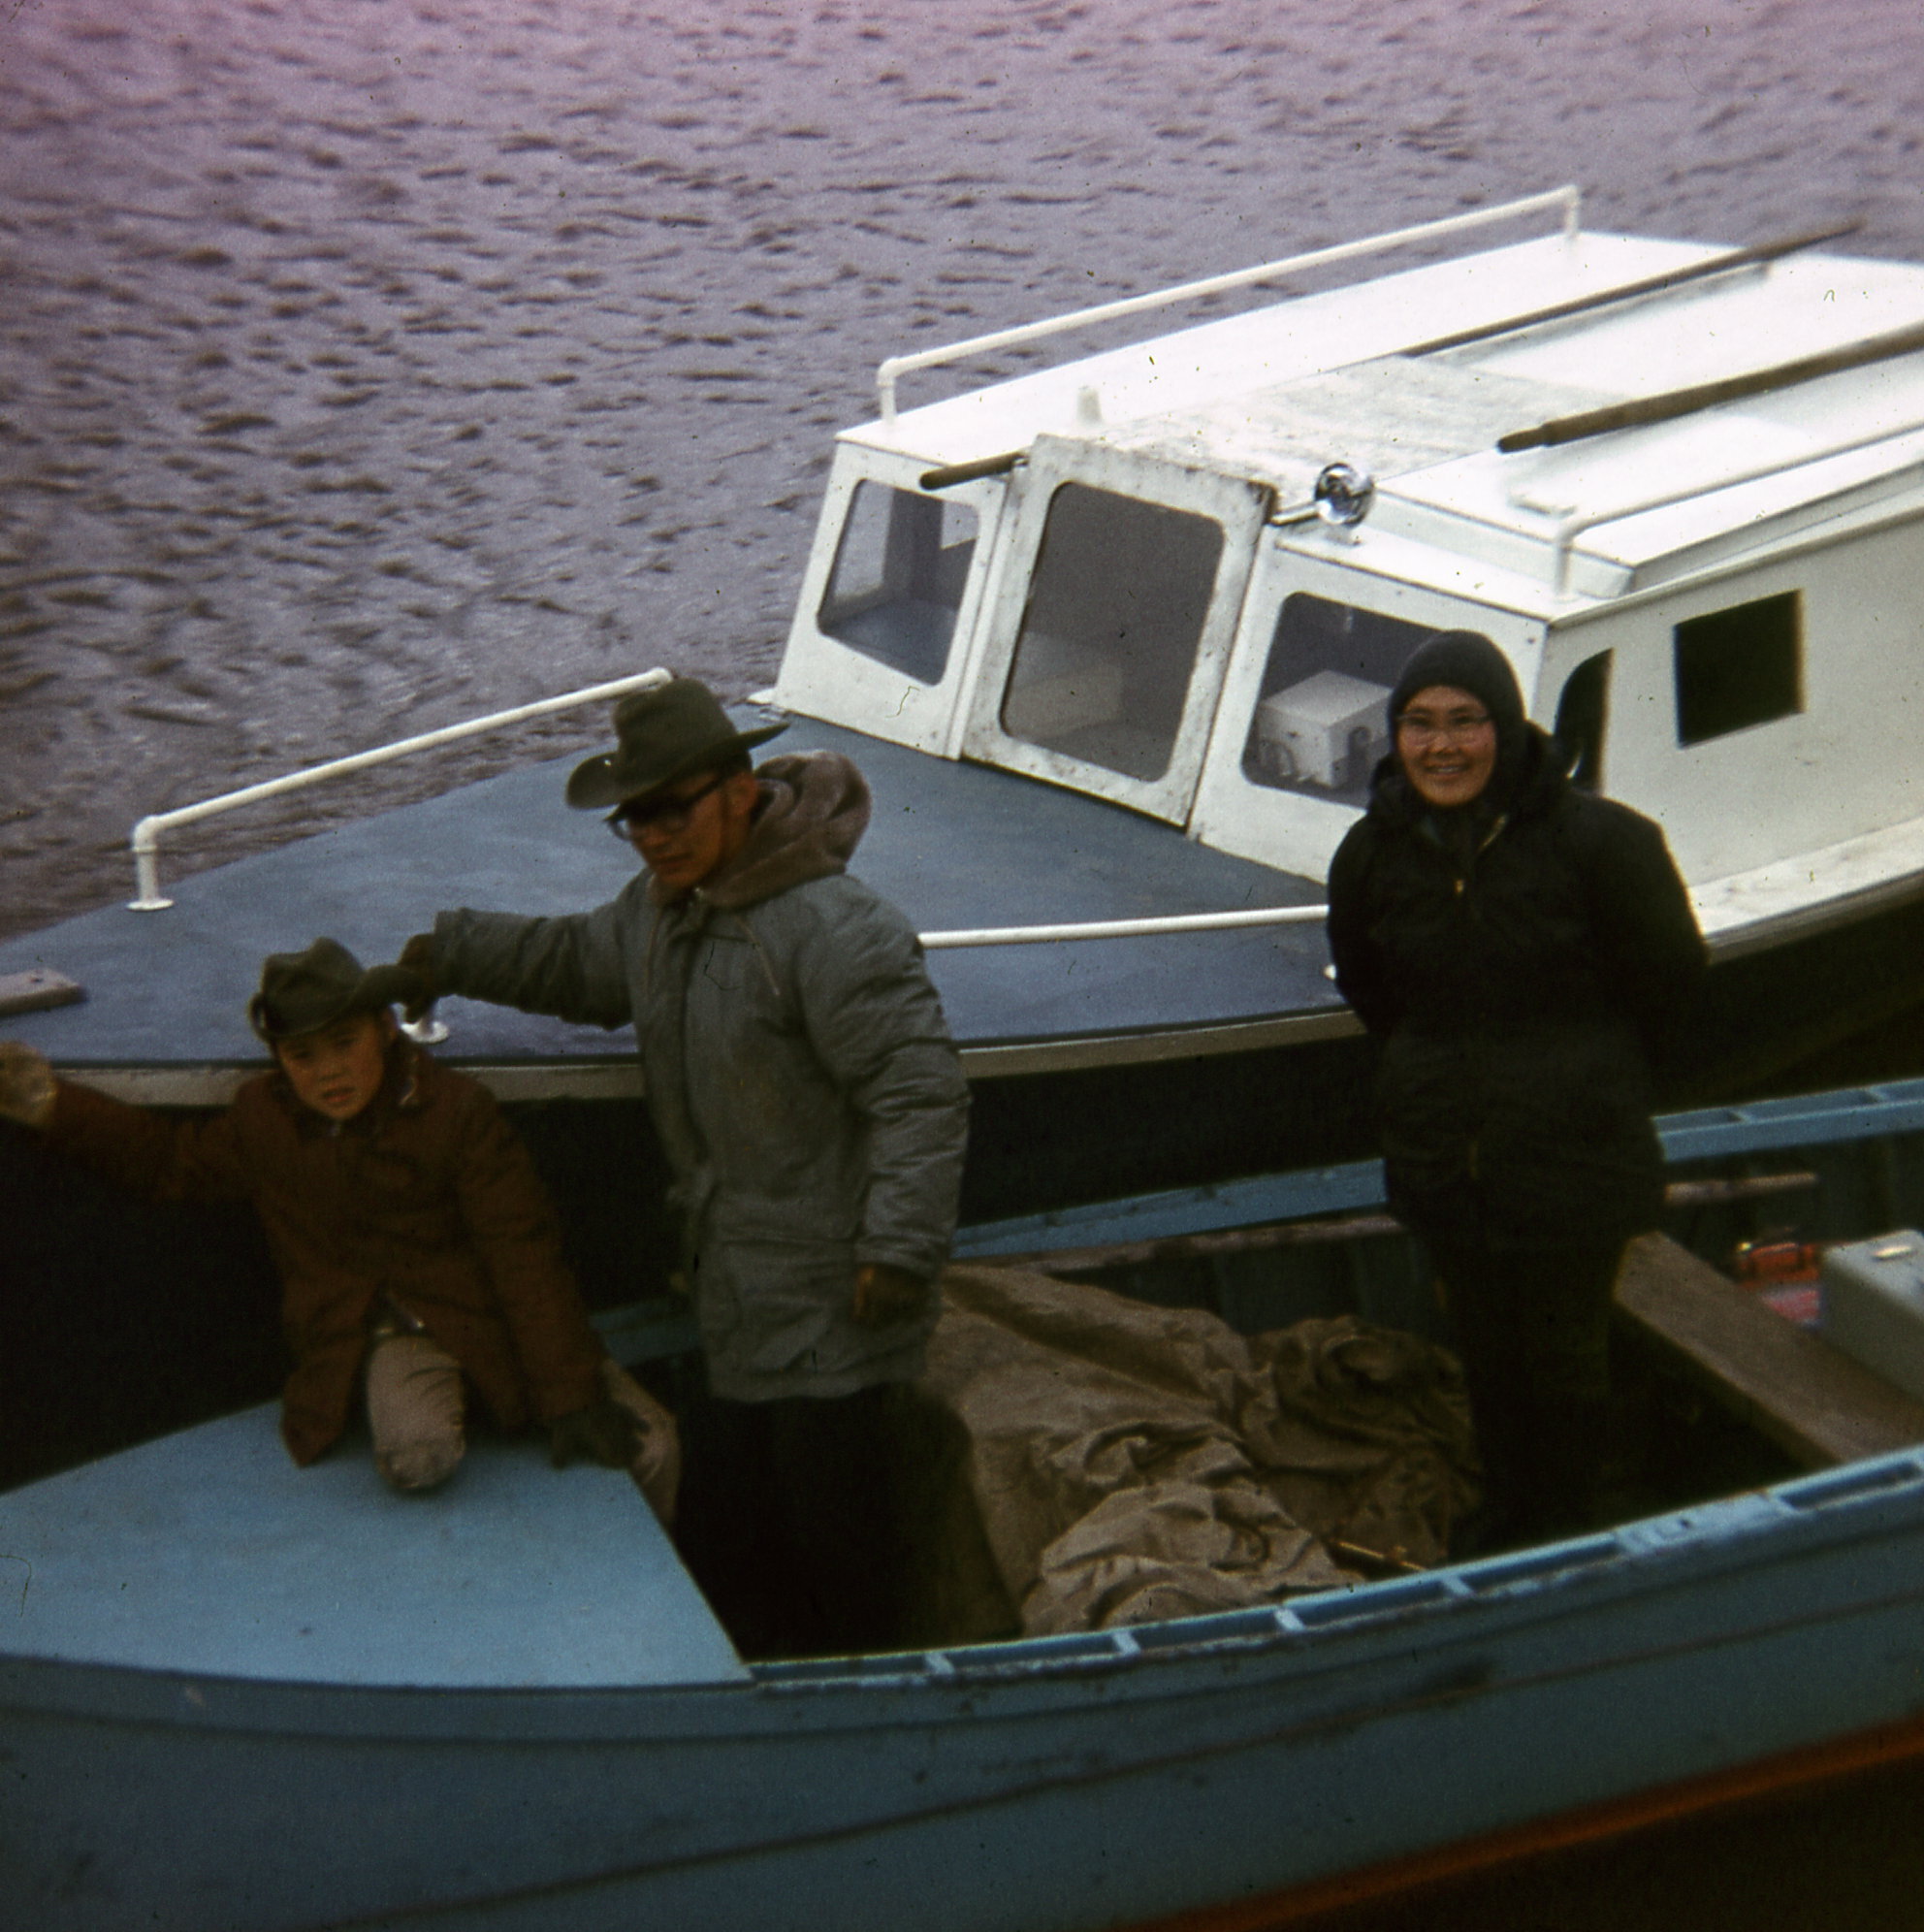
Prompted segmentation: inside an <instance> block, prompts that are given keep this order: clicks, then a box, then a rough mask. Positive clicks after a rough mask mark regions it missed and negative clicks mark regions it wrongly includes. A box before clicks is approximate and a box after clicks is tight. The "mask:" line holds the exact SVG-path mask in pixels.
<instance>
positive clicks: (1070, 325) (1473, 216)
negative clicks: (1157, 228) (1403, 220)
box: [875, 187, 1583, 423]
mask: <svg viewBox="0 0 1924 1932" xmlns="http://www.w3.org/2000/svg"><path fill="white" fill-rule="evenodd" d="M1582 209H1583V191H1582V190H1581V189H1580V188H1576V187H1562V188H1552V189H1550V190H1548V191H1547V192H1546V193H1544V194H1540V195H1525V196H1524V197H1523V199H1522V200H1521V201H1513V202H1503V203H1501V204H1500V205H1498V206H1497V207H1495V208H1479V209H1472V210H1471V211H1470V212H1469V213H1467V214H1450V215H1445V216H1444V217H1443V218H1442V219H1441V220H1439V221H1421V222H1418V223H1417V224H1416V225H1415V226H1414V227H1411V228H1396V229H1393V230H1391V232H1390V233H1389V234H1387V235H1372V236H1369V237H1368V238H1366V239H1365V240H1363V241H1362V242H1337V243H1336V244H1335V245H1334V246H1332V247H1329V248H1312V249H1310V250H1309V251H1308V252H1307V253H1306V254H1301V255H1285V256H1283V257H1282V258H1281V259H1280V260H1279V261H1274V262H1263V263H1259V264H1258V266H1257V267H1255V268H1253V269H1235V270H1233V271H1232V272H1231V273H1230V274H1222V275H1205V276H1204V277H1203V278H1202V280H1201V281H1190V282H1179V283H1178V284H1177V285H1176V286H1175V287H1173V288H1165V289H1158V290H1156V291H1155V292H1154V293H1152V294H1149V295H1132V296H1127V297H1125V298H1123V299H1122V300H1121V301H1119V302H1103V303H1098V304H1097V305H1096V306H1094V307H1093V308H1077V309H1074V310H1072V311H1071V312H1070V313H1069V314H1067V315H1055V316H1051V317H1049V318H1048V319H1047V320H1045V321H1042V322H1025V323H1023V324H1022V325H1021V327H1019V328H1015V329H997V330H994V331H992V332H991V333H990V334H988V335H986V336H971V337H970V338H968V339H967V340H966V341H961V342H950V343H948V344H947V345H946V346H945V347H943V348H939V349H917V350H915V351H914V354H912V355H906V356H890V357H889V358H888V359H887V360H886V361H885V362H883V363H882V364H881V365H880V366H879V367H878V368H877V370H876V372H875V386H876V399H877V404H878V406H879V407H880V409H881V411H882V421H883V422H884V423H892V422H893V421H894V420H895V412H896V394H895V388H896V382H897V380H898V379H899V378H900V377H902V376H904V375H907V374H909V373H910V371H911V370H918V369H936V368H939V367H940V366H941V365H943V364H944V363H951V362H960V361H962V360H964V359H965V358H966V357H969V356H976V355H986V354H988V353H989V352H990V351H991V350H994V349H1009V348H1014V347H1015V346H1016V345H1017V344H1018V343H1022V342H1033V341H1035V340H1037V339H1038V338H1041V337H1043V336H1059V335H1062V334H1064V333H1065V332H1066V331H1068V330H1071V329H1086V328H1089V327H1091V326H1092V325H1093V324H1095V323H1098V322H1114V321H1117V320H1119V319H1120V318H1121V317H1123V316H1125V315H1139V314H1141V313H1142V312H1143V311H1144V310H1145V309H1150V308H1170V307H1173V306H1175V305H1176V304H1177V303H1181V302H1197V301H1200V300H1201V299H1202V297H1203V296H1206V295H1223V294H1227V293H1228V292H1229V291H1230V290H1232V289H1238V288H1247V287H1249V286H1250V285H1251V284H1252V283H1254V282H1263V281H1274V280H1276V279H1278V278H1279V277H1280V276H1283V275H1290V274H1300V273H1301V272H1302V271H1303V270H1305V269H1321V268H1328V267H1330V266H1331V264H1332V263H1336V262H1348V261H1354V260H1355V259H1356V258H1357V257H1358V256H1361V255H1377V254H1383V253H1385V252H1387V251H1388V250H1389V249H1392V248H1400V247H1404V246H1406V245H1408V244H1409V243H1412V242H1440V241H1442V240H1443V239H1444V238H1445V237H1447V236H1451V235H1463V234H1467V233H1469V232H1470V231H1471V230H1472V229H1477V228H1488V227H1489V226H1491V223H1493V222H1498V221H1515V220H1519V219H1521V218H1522V217H1523V216H1524V215H1528V214H1546V213H1550V212H1552V211H1553V210H1555V211H1556V212H1558V213H1560V214H1561V215H1562V217H1563V232H1564V234H1565V235H1575V234H1576V233H1577V223H1578V220H1579V218H1580V215H1581V212H1582Z"/></svg>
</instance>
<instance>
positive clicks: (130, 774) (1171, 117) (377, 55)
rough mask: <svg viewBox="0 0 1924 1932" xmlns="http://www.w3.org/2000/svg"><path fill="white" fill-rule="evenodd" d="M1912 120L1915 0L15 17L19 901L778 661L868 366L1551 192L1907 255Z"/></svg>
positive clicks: (7, 452) (327, 808)
mask: <svg viewBox="0 0 1924 1932" xmlns="http://www.w3.org/2000/svg"><path fill="white" fill-rule="evenodd" d="M1921 110H1924V9H1920V8H1919V7H1918V6H1917V5H1916V4H1915V0H1850V4H1848V5H1840V4H1837V0H1780V3H1776V4H1721V5H1710V4H1704V0H1698V3H1697V4H1681V3H1680V0H1658V3H1657V4H1654V5H1648V4H1647V5H1636V6H1622V7H1618V6H1602V5H1596V4H1586V0H1535V4H1514V5H1511V4H1473V0H1454V3H1453V0H1409V4H1404V5H1396V6H1391V5H1387V4H1385V5H1378V6H1374V7H1363V8H1353V9H1348V10H1344V9H1339V8H1331V7H1329V6H1327V5H1319V4H1309V0H1207V4H1195V3H1194V0H1192V4H1187V5H1171V4H1167V0H1160V3H1159V0H1088V4H1062V0H1032V4H1019V0H874V4H856V0H849V4H822V5H809V4H783V5H762V6H750V5H730V6H721V5H710V4H694V5H687V6H681V5H678V6H677V7H676V8H675V9H674V10H673V12H672V13H671V12H670V11H668V10H667V9H665V8H664V9H659V10H654V9H649V8H645V7H637V6H632V5H626V4H622V0H565V4H560V0H556V4H541V0H507V4H503V0H434V4H428V0H221V3H220V4H209V3H208V0H0V116H3V117H4V119H3V121H0V128H3V129H4V131H3V132H0V705H4V711H0V879H4V892H0V933H9V932H17V931H19V930H22V929H24V928H28V927H32V926H35V925H39V924H43V923H46V922H47V921H48V920H50V919H53V918H58V917H61V916H64V915H66V914H70V913H75V912H79V911H81V910H83V909H85V908H88V907H91V906H95V905H99V904H103V903H107V902H111V901H112V900H115V899H119V898H124V897H125V896H127V893H128V887H129V871H128V866H127V861H126V858H125V855H124V851H123V845H124V840H125V838H126V834H127V830H128V828H129V826H130V825H131V823H132V821H134V820H135V819H136V818H137V817H139V816H140V815H141V814H142V813H144V812H148V811H157V810H161V809H164V808H167V807H171V806H176V805H180V804H184V803H187V802H190V801H192V800H194V799H196V798H201V797H205V796H208V795H209V794H211V793H214V792H217V791H222V790H225V789H231V788H232V787H234V786H236V785H240V784H245V783H249V782H252V781H254V780H257V779H261V778H266V777H271V776H273V775H276V774H278V773H280V772H282V771H285V770H288V769H291V768H294V767H296V766H299V765H302V764H305V763H310V762H314V761H317V760H318V759H320V758H322V757H332V756H336V755H337V754H339V753H341V752H345V751H351V750H357V749H360V748H363V747H366V746H369V745H373V744H378V743H381V742H383V741H385V740H388V739H391V738H395V737H400V736H403V735H405V734H407V733H409V732H412V731H415V730H420V729H424V728H427V727H430V726H432V725H435V724H446V723H451V722H454V721H456V720H459V719H462V718H465V717H468V716H473V715H476V714H478V713H481V712H484V711H489V710H493V709H496V708H497V707H500V706H505V705H508V704H513V703H517V702H521V701H524V700H527V699H529V698H532V697H537V696H542V695H546V694H548V693H551V692H561V691H564V690H567V689H570V688H572V687H574V686H578V685H582V684H587V683H592V682H594V681H596V680H599V679H602V678H606V677H611V676H618V675H620V674H622V673H624V672H625V671H628V670H632V669H639V668H642V667H645V666H646V665H649V664H651V663H656V662H668V663H671V664H673V665H675V666H677V667H678V668H682V669H687V670H691V671H694V672H697V673H700V674H702V675H705V676H707V677H709V678H711V679H712V680H713V681H715V682H716V683H717V684H718V685H720V686H721V687H722V688H723V689H724V690H726V691H727V692H731V693H739V692H746V691H748V690H750V689H753V688H754V686H756V685H758V684H760V683H762V682H764V681H765V680H766V679H767V678H768V676H769V674H770V673H771V671H772V670H773V667H774V665H775V662H776V660H777V657H778V655H779V651H780V647H781V642H782V639H783V636H784V634H785V631H786V621H787V612H788V607H789V604H790V601H791V598H792V596H793V590H794V585H795V583H796V580H797V577H798V574H799V570H800V566H801V563H802V559H803V556H804V553H805V551H806V548H807V544H808V541H809V537H810V534H811V531H812V527H813V521H814V515H815V510H816V506H817V499H818V491H819V486H820V482H821V477H822V473H823V470H824V468H825V467H826V461H827V454H828V444H829V437H830V435H831V434H832V433H833V431H834V430H835V429H836V428H838V427H840V426H843V425H846V424H848V423H850V422H854V421H858V420H860V419H862V418H863V417H865V416H867V415H870V414H872V413H873V401H872V399H873V388H872V378H873V370H874V366H875V364H876V363H877V362H878V361H879V360H880V359H881V358H882V356H884V355H887V354H889V353H892V352H896V351H900V350H903V349H905V348H911V347H918V346H925V345H928V344H931V343H934V342H937V341H941V340H945V339H950V338H958V337H961V336H966V335H970V334H973V333H976V332H978V331H980V330H983V329H987V328H993V327H998V326H1001V325H1004V324H1008V323H1011V322H1016V321H1022V320H1028V319H1032V318H1033V317H1035V316H1037V315H1039V314H1043V313H1047V312H1050V311H1054V310H1058V309H1061V308H1065V307H1069V306H1076V305H1079V304H1082V303H1086V302H1090V301H1093V300H1099V299H1102V298H1105V297H1107V296H1111V295H1115V294H1119V293H1126V292H1134V291H1136V290H1138V289H1140V288H1143V287H1146V286H1151V285H1155V284H1159V283H1165V282H1169V281H1172V280H1176V279H1180V278H1182V277H1186V276H1190V275H1194V274H1203V273H1207V272H1210V271H1213V270H1217V269H1222V268H1227V267H1235V266H1240V265H1242V264H1244V263H1246V262H1251V261H1256V260H1261V259H1264V258H1266V257H1268V256H1272V255H1277V254H1281V253H1284V252H1287V251H1290V250H1293V249H1297V248H1301V247H1307V246H1313V245H1315V244H1317V243H1319V242H1327V241H1332V240H1340V239H1345V238H1348V237H1351V236H1355V235H1360V234H1364V233H1369V232H1372V231H1376V230H1381V229H1384V228H1389V227H1392V226H1395V225H1399V224H1401V223H1404V222H1408V221H1413V220H1419V219H1423V218H1426V217H1429V216H1434V215H1439V214H1445V213H1449V212H1453V211H1455V210H1456V209H1458V208H1459V207H1462V206H1467V205H1473V204H1476V203H1480V202H1485V201H1489V200H1493V199H1499V198H1503V197H1506V196H1511V195H1516V194H1522V193H1527V192H1531V191H1533V190H1536V189H1539V188H1543V187H1547V186H1551V185H1554V184H1555V183H1556V182H1559V181H1562V180H1566V179H1572V180H1577V181H1579V182H1582V183H1584V184H1585V185H1586V186H1587V188H1588V189H1589V190H1590V199H1589V202H1588V205H1587V218H1588V220H1589V221H1590V222H1591V223H1592V224H1594V225H1600V226H1620V227H1628V228H1634V229H1638V230H1643V231H1647V232H1654V233H1661V234H1675V235H1685V236H1690V237H1693V238H1699V239H1704V240H1721V241H1727V242H1743V241H1748V240H1754V239H1761V238H1765V237H1768V236H1771V235H1775V234H1778V233H1780V232H1785V231H1788V230H1792V229H1796V228H1801V227H1805V226H1808V225H1812V224H1813V223H1816V222H1819V221H1824V220H1828V219H1831V218H1833V217H1836V216H1839V215H1844V214H1850V213H1861V214H1862V215H1863V216H1864V218H1865V222H1866V227H1865V230H1864V235H1863V241H1862V243H1861V245H1862V246H1863V247H1865V248H1866V249H1867V250H1869V251H1872V252H1878V253H1889V254H1901V255H1909V256H1924V207H1920V202H1919V198H1918V195H1917V192H1916V185H1915V184H1916V178H1917V175H1918V168H1919V157H1918V151H1917V150H1918V131H1919V128H1920V125H1924V112H1921ZM1012 366H1013V365H1012V364H1009V365H1005V367H1012ZM941 380H942V378H938V377H922V378H912V380H911V384H910V386H909V389H908V392H907V393H908V398H909V400H910V401H912V402H913V401H915V400H919V399H923V398H926V397H929V396H932V395H934V394H937V393H939V389H938V385H939V383H940V381H941ZM601 728H602V727H601V721H600V719H599V718H598V717H596V716H584V717H579V718H571V719H568V720H566V721H564V722H561V723H560V724H552V725H549V726H545V727H541V728H533V727H529V728H528V729H526V730H524V732H522V733H521V734H520V735H518V736H515V737H512V738H508V739H503V740H498V741H490V742H488V743H486V744H483V745H478V746H469V747H466V748H462V749H457V750H454V751H451V752H444V753H439V754H431V755H429V756H428V757H426V758H423V759H421V760H417V761H414V762H411V763H408V764H406V765H403V766H399V767H391V768H389V769H388V770H387V771H386V772H385V773H382V774H378V775H375V776H372V777H365V778H360V779H353V780H348V781H346V782H344V783H341V784H338V785H337V786H333V787H329V788H327V789H322V790H317V791H313V792H308V793H306V794H305V796H304V797H303V798H302V799H301V800H300V801H298V802H297V803H295V804H292V805H281V806H268V807H259V808H253V809H251V810H248V811H245V812H243V813H241V814H238V815H236V816H234V817H232V818H228V819H224V820H221V821H216V822H215V823H214V824H212V825H209V826H207V827H203V828H200V829H199V830H197V831H194V832H191V833H187V834H183V835H178V836H177V837H176V847H175V850H174V852H173V854H172V855H171V858H170V865H171V867H172V868H173V869H174V870H175V871H176V872H177V871H179V870H184V869H187V868H190V867H195V866H199V865H204V864H207V863H210V862H212V861H214V860H215V859H218V858H222V857H229V856H235V855H238V854H239V853H242V852H245V851H248V850H252V849H255V848H257V847H259V846H260V845H262V844H265V843H268V842H271V841H273V840H274V839H276V838H282V837H286V836H288V835H289V834H290V833H292V832H295V831H298V830H301V829H304V828H307V827H311V826H313V825H315V824H318V823H325V822H330V821H335V820H336V819H337V818H338V817H340V816H343V815H360V814H362V813H366V812H368V811H370V810H374V809H377V808H378V807H380V806H382V805H386V804H391V803H396V802H399V801H401V799H404V798H408V797H412V796H418V795H420V794H422V793H423V792H426V791H430V790H437V789H444V788H445V787H447V786H449V785H451V784H454V783H457V782H459V781H460V780H462V779H464V778H467V777H475V776H480V775H482V774H483V773H485V772H487V771H490V770H494V769H498V768H499V766H500V765H501V764H502V763H503V762H504V761H506V760H507V759H509V758H511V757H527V756H529V755H531V754H532V753H534V752H537V751H542V752H546V753H549V754H553V753H555V752H558V751H561V750H564V749H566V748H567V747H569V746H572V745H575V744H585V743H588V742H591V741H593V740H596V739H598V738H599V736H600V735H601ZM423 910H424V913H425V912H427V911H429V910H432V909H431V908H424V909H423ZM308 936H309V935H308V934H307V933H306V930H305V927H303V926H302V925H301V923H300V920H299V918H298V917H296V918H294V919H293V922H292V925H291V927H290V932H289V941H290V943H300V942H304V941H305V939H306V938H307V937H308Z"/></svg>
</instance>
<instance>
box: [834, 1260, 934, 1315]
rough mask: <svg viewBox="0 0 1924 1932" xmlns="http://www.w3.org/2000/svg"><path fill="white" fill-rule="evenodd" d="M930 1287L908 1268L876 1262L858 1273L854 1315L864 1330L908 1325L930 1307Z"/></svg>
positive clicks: (870, 1263) (852, 1312)
mask: <svg viewBox="0 0 1924 1932" xmlns="http://www.w3.org/2000/svg"><path fill="white" fill-rule="evenodd" d="M928 1300H929V1284H928V1283H927V1282H926V1281H925V1280H923V1278H922V1277H921V1276H920V1275H919V1274H911V1273H910V1272H909V1271H908V1270H907V1269H906V1268H891V1267H890V1266H889V1265H888V1264H887V1263H886V1262H885V1261H872V1262H869V1263H867V1264H866V1265H865V1266H864V1267H861V1268H858V1269H856V1271H855V1299H854V1303H853V1305H852V1306H851V1307H850V1311H849V1312H850V1314H852V1315H853V1316H854V1318H855V1319H856V1321H858V1322H859V1323H860V1324H861V1325H862V1327H863V1328H886V1327H887V1326H888V1325H889V1323H890V1322H906V1321H907V1320H908V1319H909V1317H910V1316H911V1315H919V1314H920V1313H921V1312H922V1310H923V1309H924V1308H925V1307H926V1306H927V1305H928Z"/></svg>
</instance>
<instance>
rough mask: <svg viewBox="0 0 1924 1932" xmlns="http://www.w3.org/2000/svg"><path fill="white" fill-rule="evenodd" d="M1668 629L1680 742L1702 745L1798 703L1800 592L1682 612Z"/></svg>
mask: <svg viewBox="0 0 1924 1932" xmlns="http://www.w3.org/2000/svg"><path fill="white" fill-rule="evenodd" d="M1671 636H1672V640H1673V664H1674V667H1675V670H1676V676H1677V742H1678V743H1679V744H1680V745H1701V744H1703V743H1704V742H1705V741H1706V740H1707V739H1711V738H1721V737H1725V736H1727V735H1728V734H1729V733H1730V732H1732V731H1742V730H1746V729H1748V727H1749V726H1750V725H1752V724H1769V723H1770V722H1771V721H1772V719H1774V718H1788V717H1790V716H1791V715H1792V714H1793V713H1794V712H1799V711H1802V710H1803V709H1804V613H1803V607H1802V597H1801V594H1800V593H1799V592H1796V591H1786V592H1784V593H1783V595H1782V596H1775V597H1760V598H1758V599H1757V601H1756V602H1755V603H1747V604H1737V605H1735V606H1734V607H1733V608H1732V609H1730V610H1718V611H1712V612H1711V613H1710V615H1709V616H1707V617H1693V618H1689V619H1687V620H1686V621H1685V622H1683V624H1680V625H1679V626H1678V627H1677V628H1676V629H1675V630H1674V631H1672V633H1671Z"/></svg>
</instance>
